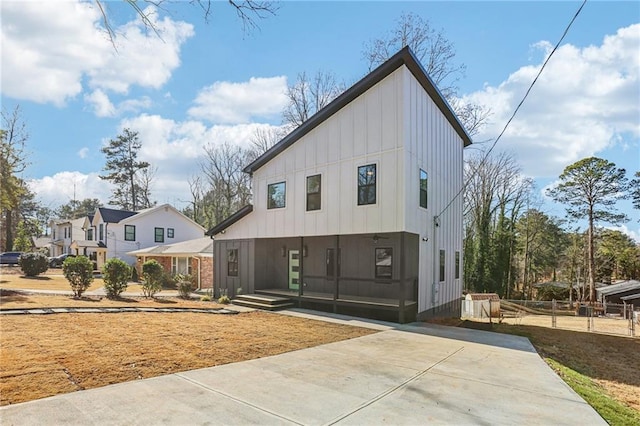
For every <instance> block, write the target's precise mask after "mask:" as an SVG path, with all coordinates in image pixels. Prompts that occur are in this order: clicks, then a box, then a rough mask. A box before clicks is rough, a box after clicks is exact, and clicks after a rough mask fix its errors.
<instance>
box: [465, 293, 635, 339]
mask: <svg viewBox="0 0 640 426" xmlns="http://www.w3.org/2000/svg"><path fill="white" fill-rule="evenodd" d="M469 302H470V301H463V307H462V312H463V313H465V312H467V313H468V312H473V315H466V317H467V318H470V317H473V318H475V319H479V320H481V321H485V322H502V323H507V324H513V325H533V326H542V327H549V326H550V327H552V328H561V329H567V330H576V331H588V332H597V333H607V334H618V335H624V336H632V337H638V336H639V334H640V333H639V332H638V330H639V329H640V310H638V308H635V309H636V310H634V306H633V305H631V304H613V303H604V304H603V303H595V304H585V303H580V302H570V301H567V300H564V301H560V300H553V301H532V300H483V301H480V302H471V303H475V305H474V306H471V305H469ZM496 304H497V305H498V306H496Z"/></svg>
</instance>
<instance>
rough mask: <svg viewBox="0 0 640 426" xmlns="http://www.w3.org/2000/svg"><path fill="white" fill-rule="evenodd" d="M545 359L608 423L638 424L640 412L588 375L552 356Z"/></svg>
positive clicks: (621, 425)
mask: <svg viewBox="0 0 640 426" xmlns="http://www.w3.org/2000/svg"><path fill="white" fill-rule="evenodd" d="M545 361H546V362H547V364H549V365H550V366H551V368H553V370H554V371H555V372H556V373H558V375H559V376H560V377H561V378H562V380H564V381H565V382H566V383H567V384H568V385H569V386H570V387H571V388H572V389H573V390H574V391H576V393H577V394H578V395H580V396H581V397H582V398H583V399H584V400H585V401H587V403H588V404H589V405H591V406H592V407H593V408H594V409H595V410H596V411H597V412H598V414H600V415H601V416H602V418H603V419H605V420H606V421H607V423H609V424H610V425H614V426H626V425H629V426H632V425H639V424H640V413H638V412H637V411H635V410H633V409H631V408H629V407H627V406H626V405H624V404H621V403H620V402H618V401H616V400H615V399H613V398H612V397H610V396H609V395H607V393H606V392H605V390H604V389H603V388H602V387H601V386H600V385H598V384H597V383H596V382H594V381H593V380H592V379H591V378H589V377H588V376H585V375H584V374H581V373H578V372H577V371H575V370H572V369H571V368H569V367H566V366H565V365H563V364H561V363H559V362H558V361H556V360H554V359H552V358H545Z"/></svg>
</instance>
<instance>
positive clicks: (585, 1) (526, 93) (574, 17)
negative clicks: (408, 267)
mask: <svg viewBox="0 0 640 426" xmlns="http://www.w3.org/2000/svg"><path fill="white" fill-rule="evenodd" d="M586 3H587V0H584V1H583V2H582V4H581V5H580V7H579V8H578V10H577V11H576V13H575V14H574V15H573V18H571V21H570V22H569V24H568V25H567V27H566V28H565V29H564V32H563V33H562V36H561V37H560V40H558V42H557V43H556V45H555V46H554V47H553V50H551V53H550V54H549V56H547V59H545V61H544V63H543V64H542V66H541V67H540V70H539V71H538V74H537V75H536V77H535V78H534V79H533V81H532V82H531V84H530V85H529V88H528V89H527V91H526V92H525V94H524V96H523V97H522V100H521V101H520V103H518V106H517V107H516V108H515V109H514V110H513V114H511V117H510V118H509V120H507V123H506V124H505V125H504V128H503V129H502V131H501V132H500V134H499V135H498V137H497V138H496V139H495V140H494V141H493V144H492V145H491V148H489V150H487V152H486V153H485V155H484V157H483V158H482V160H481V161H480V164H479V165H478V167H480V166H482V165H483V164H484V162H485V161H486V160H487V158H488V157H489V154H491V151H493V148H495V146H496V144H497V143H498V141H499V140H500V138H502V135H504V133H505V132H506V131H507V128H508V127H509V124H511V121H513V119H514V117H515V116H516V114H517V113H518V111H519V110H520V107H521V106H522V104H524V101H525V100H526V99H527V97H528V96H529V92H531V89H533V86H534V85H535V84H536V82H537V81H538V78H539V77H540V74H542V71H543V70H544V69H545V67H546V66H547V63H548V62H549V60H550V59H551V57H552V56H553V54H554V53H555V52H556V50H558V47H560V43H562V41H563V40H564V38H565V37H566V35H567V33H568V32H569V29H570V28H571V25H573V22H574V21H575V20H576V18H577V17H578V15H579V14H580V12H581V11H582V8H583V7H584V5H585V4H586ZM466 187H467V183H464V184H463V185H462V188H460V191H458V192H457V193H456V195H454V196H453V198H452V199H451V201H449V204H447V205H446V206H445V208H444V209H442V211H441V212H440V213H439V214H438V215H436V216H435V217H434V219H435V220H438V218H439V217H440V216H442V215H443V214H444V212H446V211H447V209H448V208H449V207H451V204H453V202H454V201H455V200H456V199H457V198H458V197H459V196H460V194H462V193H463V192H464V190H465V189H466Z"/></svg>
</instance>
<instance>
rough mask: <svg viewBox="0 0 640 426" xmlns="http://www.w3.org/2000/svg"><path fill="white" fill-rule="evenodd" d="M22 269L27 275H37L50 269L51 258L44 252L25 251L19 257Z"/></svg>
mask: <svg viewBox="0 0 640 426" xmlns="http://www.w3.org/2000/svg"><path fill="white" fill-rule="evenodd" d="M18 264H19V265H20V269H22V272H23V273H24V274H25V275H26V276H27V277H35V276H38V275H40V274H41V273H43V272H45V271H46V270H47V269H49V259H48V258H47V256H45V255H44V254H43V253H39V252H36V253H23V254H22V255H21V256H20V258H18Z"/></svg>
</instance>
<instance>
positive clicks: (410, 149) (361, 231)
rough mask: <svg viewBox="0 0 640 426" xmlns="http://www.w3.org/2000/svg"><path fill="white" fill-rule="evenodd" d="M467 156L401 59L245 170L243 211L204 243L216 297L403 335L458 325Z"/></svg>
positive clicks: (440, 102)
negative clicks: (389, 327)
mask: <svg viewBox="0 0 640 426" xmlns="http://www.w3.org/2000/svg"><path fill="white" fill-rule="evenodd" d="M470 143H471V140H470V137H469V136H468V134H467V133H466V132H465V130H464V129H463V127H462V125H461V124H460V122H459V121H458V119H457V118H456V116H455V114H454V113H453V111H452V110H451V108H450V106H449V105H448V104H447V102H446V101H445V100H444V98H443V97H442V96H441V94H440V93H439V92H438V90H437V89H436V88H435V86H434V85H433V83H432V82H431V80H430V79H429V77H428V76H427V75H426V73H425V71H424V69H423V68H422V66H421V65H420V64H419V62H418V61H417V59H416V58H415V57H414V55H413V53H412V52H411V51H410V50H409V49H408V48H405V49H403V50H401V51H400V52H398V53H397V54H396V55H394V56H393V57H392V58H391V59H390V60H389V61H387V62H385V63H384V64H383V65H381V66H380V67H379V68H377V69H376V70H374V71H373V72H372V73H371V74H369V75H367V76H366V77H364V78H363V79H362V80H361V81H359V82H358V83H356V84H355V85H354V86H353V87H351V88H350V89H348V90H347V91H346V92H345V93H343V94H342V95H341V96H339V97H338V98H337V99H336V100H334V101H333V102H332V103H331V104H329V105H328V106H327V107H325V108H324V109H322V110H321V111H319V112H318V113H317V114H316V115H314V116H313V117H311V118H310V119H309V120H308V121H307V122H305V123H303V124H302V125H301V126H300V127H299V128H297V129H296V130H294V131H293V132H292V133H291V134H289V135H288V136H286V137H285V138H284V139H283V140H282V141H280V142H279V143H278V144H276V145H275V146H274V147H273V148H272V149H271V150H269V151H268V152H267V153H265V154H264V155H263V156H262V157H260V158H258V159H257V160H255V161H254V162H253V163H252V164H250V165H248V166H247V167H246V168H245V171H246V172H247V173H250V174H251V175H252V188H253V206H249V207H246V208H244V209H242V210H241V211H240V212H238V213H237V214H236V215H234V216H232V217H231V218H229V219H228V220H225V221H224V222H222V223H221V224H219V225H217V226H216V227H214V228H212V229H211V230H209V232H208V234H209V235H212V236H213V237H214V238H215V241H216V243H215V259H216V268H215V270H216V278H215V282H216V286H218V285H219V289H220V290H222V291H224V292H226V293H227V294H229V295H231V296H233V295H234V294H235V289H236V288H238V287H241V288H243V290H244V291H245V292H246V291H249V292H256V293H267V294H274V295H275V294H279V295H284V294H287V295H288V296H290V297H291V298H293V299H295V300H296V301H297V302H298V303H299V304H300V305H305V304H307V305H308V306H310V307H317V308H320V309H322V308H323V306H324V308H327V307H329V308H331V309H333V310H334V311H335V312H345V313H355V314H358V315H374V316H380V317H384V318H395V319H397V320H399V321H401V322H404V321H409V320H414V319H416V318H425V317H429V316H435V315H456V314H457V315H459V310H460V299H461V298H462V278H461V273H462V254H461V253H462V237H463V236H462V197H461V196H459V197H456V195H457V194H458V193H459V192H460V190H461V188H462V185H463V182H462V181H463V157H462V153H463V148H464V147H465V146H467V145H469V144H470ZM421 185H422V186H421ZM421 188H422V190H421ZM436 217H437V218H436ZM434 218H436V219H435V220H434ZM218 283H219V284H218ZM376 312H383V314H382V315H378V313H376ZM385 313H386V314H385Z"/></svg>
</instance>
